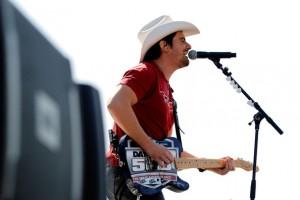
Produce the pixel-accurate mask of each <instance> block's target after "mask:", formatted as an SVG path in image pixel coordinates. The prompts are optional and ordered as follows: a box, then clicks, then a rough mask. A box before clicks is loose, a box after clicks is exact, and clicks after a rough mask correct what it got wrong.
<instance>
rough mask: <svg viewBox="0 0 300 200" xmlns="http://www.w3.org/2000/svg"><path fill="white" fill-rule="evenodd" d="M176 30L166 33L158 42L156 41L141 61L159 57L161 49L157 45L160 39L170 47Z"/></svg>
mask: <svg viewBox="0 0 300 200" xmlns="http://www.w3.org/2000/svg"><path fill="white" fill-rule="evenodd" d="M175 35H176V32H174V33H171V34H170V35H167V36H166V37H164V38H163V39H161V40H159V41H158V42H156V43H155V44H154V45H153V46H152V47H151V48H150V49H149V50H148V51H147V52H146V54H145V56H144V59H143V61H151V60H155V59H157V58H159V57H160V54H161V49H160V46H159V42H160V41H162V40H163V41H165V42H166V43H167V44H168V45H170V46H171V47H172V41H173V38H174V37H175Z"/></svg>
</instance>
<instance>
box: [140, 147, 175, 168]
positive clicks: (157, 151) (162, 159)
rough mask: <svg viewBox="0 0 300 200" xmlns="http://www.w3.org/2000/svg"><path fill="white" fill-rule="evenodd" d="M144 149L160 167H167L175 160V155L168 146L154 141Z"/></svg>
mask: <svg viewBox="0 0 300 200" xmlns="http://www.w3.org/2000/svg"><path fill="white" fill-rule="evenodd" d="M144 150H145V151H146V153H147V154H148V155H149V156H150V158H151V159H152V160H154V161H156V162H157V163H158V165H159V166H160V167H166V166H167V165H168V164H171V163H172V162H174V160H175V157H174V156H173V155H172V153H171V152H170V151H169V150H168V149H167V148H166V147H164V146H162V145H160V144H157V143H154V142H153V143H152V145H149V146H148V147H147V148H145V149H144Z"/></svg>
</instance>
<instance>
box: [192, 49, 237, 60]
mask: <svg viewBox="0 0 300 200" xmlns="http://www.w3.org/2000/svg"><path fill="white" fill-rule="evenodd" d="M188 57H189V59H191V60H195V59H197V58H208V59H210V58H215V59H216V58H232V57H236V53H231V52H205V51H195V50H190V51H189V53H188Z"/></svg>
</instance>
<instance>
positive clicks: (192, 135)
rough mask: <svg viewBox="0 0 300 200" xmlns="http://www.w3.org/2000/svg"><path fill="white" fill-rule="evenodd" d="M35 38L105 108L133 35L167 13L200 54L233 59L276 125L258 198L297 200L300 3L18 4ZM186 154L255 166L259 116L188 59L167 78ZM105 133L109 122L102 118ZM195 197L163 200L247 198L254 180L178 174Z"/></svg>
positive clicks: (120, 0) (67, 0) (265, 150)
mask: <svg viewBox="0 0 300 200" xmlns="http://www.w3.org/2000/svg"><path fill="white" fill-rule="evenodd" d="M13 2H15V4H16V5H17V6H18V7H19V8H20V9H21V10H23V12H24V13H25V15H26V16H27V17H28V18H29V19H30V20H31V21H32V23H33V24H34V25H35V26H37V27H38V28H39V30H40V31H41V32H42V33H43V34H44V35H45V36H46V37H47V38H48V39H49V40H50V41H51V42H52V43H53V44H54V45H55V46H56V47H57V48H58V49H59V50H60V51H61V52H62V53H63V54H64V55H65V56H66V57H68V58H69V59H70V60H71V63H72V71H73V77H74V79H75V80H76V81H78V82H84V83H88V84H91V85H93V86H94V87H96V88H97V89H98V90H99V91H100V93H101V98H102V104H103V108H104V110H105V103H106V102H107V101H108V98H109V95H110V93H111V91H112V90H113V89H114V87H115V86H116V84H117V83H118V81H119V80H120V78H121V76H122V74H123V73H124V71H125V70H126V69H128V68H129V67H131V66H134V65H136V64H137V61H138V58H139V54H140V52H139V51H140V44H139V42H138V40H137V37H136V35H137V32H138V31H139V30H140V28H141V27H142V26H143V25H144V24H145V23H147V22H148V21H150V20H152V19H154V18H156V17H158V16H160V15H162V14H167V15H170V16H171V17H172V18H173V19H174V20H185V21H190V22H192V23H194V24H195V25H196V26H197V27H199V29H200V31H201V34H200V35H197V36H192V37H189V38H187V40H188V42H189V43H190V44H191V45H192V46H193V48H194V49H196V50H198V51H231V52H236V53H237V58H233V59H227V60H226V59H224V60H222V63H223V64H224V66H228V67H229V69H230V71H231V72H232V73H233V77H234V78H235V79H236V80H237V81H238V82H239V83H240V84H241V86H242V87H243V88H244V89H245V90H246V92H248V94H249V95H250V96H251V97H252V98H253V99H254V100H255V101H257V102H258V103H259V104H260V105H261V107H262V108H263V109H264V110H265V111H266V112H267V113H268V114H269V115H270V116H271V117H272V118H273V120H274V121H275V122H276V123H278V125H279V126H280V127H281V128H282V129H283V131H284V132H285V134H283V135H279V134H278V133H277V132H276V131H275V130H274V129H273V128H272V127H271V126H270V125H269V124H268V123H267V122H266V120H264V121H263V122H262V124H261V129H260V136H259V148H258V165H259V167H260V172H259V173H257V177H256V179H257V190H256V199H257V200H263V199H273V200H279V199H280V200H281V199H300V193H299V191H298V190H299V184H298V180H299V178H300V172H299V170H298V167H299V166H300V161H299V159H298V158H299V157H298V156H297V154H298V152H300V151H299V150H300V147H299V135H298V134H299V122H300V113H299V111H300V106H299V102H300V97H299V95H298V93H299V91H300V81H299V75H300V74H299V68H300V64H299V58H298V57H299V46H300V39H299V36H300V29H299V18H300V12H299V6H298V3H297V1H296V0H252V1H241V0H227V1H224V0H194V1H192V0H190V1H189V0H186V1H178V0H164V1H162V0H160V1H158V0H151V1H149V0H147V1H145V0H135V1H134V0H131V1H124V0H109V1H108V0H107V1H104V0H103V1H100V0H98V1H97V0H84V1H83V0H43V1H41V0H26V1H25V0H23V1H21V0H14V1H13ZM170 82H171V85H172V87H173V89H174V90H175V93H174V95H175V98H176V99H177V102H178V104H179V108H178V113H179V120H180V124H181V127H182V129H183V130H184V131H185V133H186V134H185V135H184V136H183V146H184V148H185V149H186V150H188V151H190V152H192V153H193V154H195V155H198V156H200V157H206V158H219V157H222V156H225V155H230V156H232V157H234V158H237V157H242V158H244V159H245V160H249V161H252V159H253V146H254V126H253V125H252V126H251V127H250V126H248V122H249V121H251V120H252V118H253V115H254V114H255V113H256V111H255V109H254V108H252V107H250V106H248V105H247V103H246V102H247V99H246V98H245V97H244V96H243V95H242V94H238V93H236V92H235V91H234V90H233V89H232V86H231V85H230V84H229V83H228V82H227V81H226V80H225V76H224V75H223V74H222V73H221V71H219V70H217V68H216V67H215V66H214V65H213V63H212V62H210V61H208V60H205V59H203V60H200V59H199V60H196V61H191V64H190V66H189V67H188V68H185V69H182V70H179V71H177V72H176V73H175V74H174V76H173V77H172V79H171V81H170ZM103 115H104V118H105V128H106V129H108V128H110V127H111V125H112V119H111V117H110V116H109V114H108V113H107V111H106V110H105V112H104V113H103ZM179 175H180V177H181V178H182V179H184V180H186V181H188V182H189V183H190V189H189V190H188V191H186V192H183V193H180V194H177V193H173V192H170V191H167V190H165V196H166V198H167V199H172V200H177V199H207V200H208V199H209V200H242V199H249V192H250V182H251V176H252V174H251V173H249V172H245V171H243V170H241V169H237V170H236V171H235V172H233V173H230V174H228V175H226V176H219V175H217V174H214V173H211V172H205V173H199V172H198V171H197V170H195V169H190V170H184V171H181V172H179Z"/></svg>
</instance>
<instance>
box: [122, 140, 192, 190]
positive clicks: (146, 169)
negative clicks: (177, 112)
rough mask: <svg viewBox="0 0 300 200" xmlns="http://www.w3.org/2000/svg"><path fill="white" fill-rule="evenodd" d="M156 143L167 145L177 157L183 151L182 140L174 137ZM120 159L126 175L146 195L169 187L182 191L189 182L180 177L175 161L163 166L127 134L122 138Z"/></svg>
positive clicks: (187, 186) (186, 187)
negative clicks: (153, 159) (154, 160)
mask: <svg viewBox="0 0 300 200" xmlns="http://www.w3.org/2000/svg"><path fill="white" fill-rule="evenodd" d="M155 142H156V143H158V144H160V145H163V146H165V147H166V148H168V149H169V150H170V152H171V153H172V154H173V155H174V157H175V158H179V155H180V153H181V152H182V146H181V144H180V142H179V141H178V140H177V139H176V138H173V137H170V138H167V139H165V140H162V141H155ZM119 154H120V159H121V161H122V162H123V163H125V165H124V170H123V171H124V176H125V177H126V178H127V179H128V178H129V179H131V180H132V182H133V185H134V187H135V188H136V189H137V190H138V191H139V192H140V193H141V194H144V195H153V194H156V193H159V192H161V190H162V189H163V188H168V189H170V190H172V191H174V192H182V191H185V190H187V189H188V188H189V184H188V183H187V182H185V181H184V180H182V179H180V178H179V177H178V175H177V169H176V166H175V164H174V163H172V164H169V165H168V166H166V167H164V168H161V167H159V165H157V163H155V162H153V161H152V160H151V158H150V157H149V156H148V155H147V154H146V153H145V152H144V151H143V150H142V149H141V148H140V147H139V146H138V145H137V144H136V143H135V142H134V141H133V140H131V139H130V138H129V137H128V136H127V135H125V136H123V137H122V138H121V139H120V145H119Z"/></svg>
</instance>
